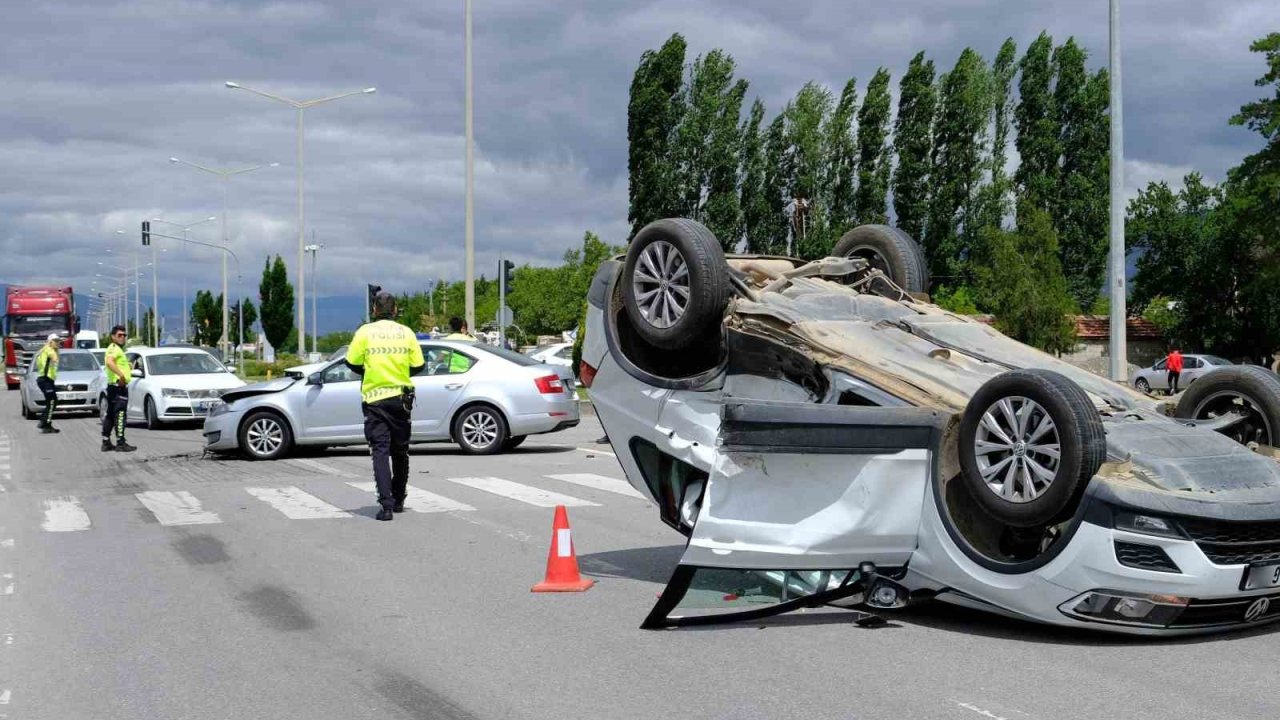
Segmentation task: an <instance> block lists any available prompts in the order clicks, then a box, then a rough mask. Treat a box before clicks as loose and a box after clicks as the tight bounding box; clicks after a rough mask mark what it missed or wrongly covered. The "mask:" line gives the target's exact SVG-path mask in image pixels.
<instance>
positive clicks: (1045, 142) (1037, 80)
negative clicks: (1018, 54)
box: [1014, 32, 1061, 223]
mask: <svg viewBox="0 0 1280 720" xmlns="http://www.w3.org/2000/svg"><path fill="white" fill-rule="evenodd" d="M1052 55H1053V39H1052V38H1051V37H1049V34H1048V33H1045V32H1042V33H1040V36H1039V37H1037V38H1036V39H1035V42H1033V43H1031V45H1030V46H1028V47H1027V52H1026V54H1025V55H1023V56H1022V61H1021V62H1020V63H1019V68H1020V69H1021V70H1022V76H1021V77H1020V78H1019V79H1018V108H1017V110H1016V112H1015V113H1014V116H1015V119H1016V121H1017V125H1018V139H1017V143H1016V145H1017V148H1018V155H1019V160H1020V162H1019V164H1018V171H1017V172H1016V173H1014V181H1015V182H1016V183H1017V190H1018V199H1019V203H1018V207H1019V212H1021V210H1022V208H1024V207H1034V208H1039V209H1041V210H1045V211H1047V212H1052V210H1053V197H1054V193H1055V191H1056V190H1057V184H1058V158H1059V156H1060V155H1061V151H1060V149H1059V144H1058V136H1059V130H1058V127H1059V121H1058V114H1057V106H1056V104H1055V102H1054V97H1053V91H1052V84H1053V64H1052ZM1018 222H1019V223H1021V222H1022V220H1021V218H1019V221H1018Z"/></svg>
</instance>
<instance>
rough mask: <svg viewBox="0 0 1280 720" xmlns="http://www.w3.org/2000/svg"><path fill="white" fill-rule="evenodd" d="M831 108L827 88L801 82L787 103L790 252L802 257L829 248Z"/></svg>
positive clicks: (822, 252)
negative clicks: (792, 248) (828, 175)
mask: <svg viewBox="0 0 1280 720" xmlns="http://www.w3.org/2000/svg"><path fill="white" fill-rule="evenodd" d="M831 110H832V98H831V91H829V90H827V89H826V88H825V87H822V86H821V85H818V84H817V83H814V82H809V83H805V86H804V87H802V88H800V92H798V93H796V97H795V99H794V100H792V101H791V103H790V104H788V105H787V109H786V112H785V115H786V117H787V120H786V126H787V146H788V153H789V155H790V158H791V162H790V164H789V166H788V169H789V170H790V182H789V183H788V189H789V190H790V192H789V196H790V197H789V199H790V201H791V236H792V244H793V246H794V252H795V253H796V255H797V256H798V257H801V258H804V259H806V260H812V259H814V258H819V257H823V256H824V255H826V254H827V252H828V251H829V250H830V249H831V245H832V244H834V239H833V238H831V237H830V230H829V228H830V205H829V198H830V189H829V186H828V185H827V184H826V179H827V173H826V171H827V168H828V164H829V163H828V153H827V148H828V145H827V143H826V142H825V136H826V135H827V134H828V133H829V128H828V127H827V124H828V122H829V118H830V115H831Z"/></svg>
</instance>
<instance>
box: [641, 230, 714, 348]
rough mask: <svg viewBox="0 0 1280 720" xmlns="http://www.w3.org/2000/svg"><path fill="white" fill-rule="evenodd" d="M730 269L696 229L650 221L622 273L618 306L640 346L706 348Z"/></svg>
mask: <svg viewBox="0 0 1280 720" xmlns="http://www.w3.org/2000/svg"><path fill="white" fill-rule="evenodd" d="M728 272H729V267H728V265H726V264H725V260H724V251H723V250H721V248H720V242H719V241H718V240H716V236H715V235H713V234H712V233H711V231H710V230H708V229H707V228H706V227H704V226H703V225H702V224H701V223H698V222H695V221H693V220H686V219H683V218H670V219H666V220H655V221H654V222H651V223H649V224H648V225H646V226H644V228H643V229H642V230H641V231H640V232H639V233H637V234H636V237H635V239H634V240H632V241H631V246H630V247H629V248H628V249H627V262H626V265H624V266H623V270H622V283H623V285H622V301H623V305H624V306H625V307H626V310H627V316H628V317H629V318H630V320H631V324H632V325H633V326H634V327H635V329H636V332H637V333H639V335H640V337H641V338H642V339H643V340H645V342H647V343H649V344H650V345H653V346H655V347H659V348H662V349H664V350H683V349H685V348H687V347H690V346H693V345H696V344H700V343H705V342H706V335H707V334H708V333H710V332H711V331H713V330H715V329H716V328H718V326H719V325H720V322H721V321H722V320H723V319H724V309H725V306H726V305H728V303H729V280H728Z"/></svg>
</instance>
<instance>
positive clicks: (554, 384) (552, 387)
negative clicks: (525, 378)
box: [533, 375, 564, 395]
mask: <svg viewBox="0 0 1280 720" xmlns="http://www.w3.org/2000/svg"><path fill="white" fill-rule="evenodd" d="M533 382H534V384H536V385H537V386H538V392H540V393H542V394H543V395H550V394H552V393H562V392H564V383H563V382H562V381H561V380H560V376H559V375H543V376H542V377H540V378H538V379H537V380H534V381H533Z"/></svg>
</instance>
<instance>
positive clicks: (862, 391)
mask: <svg viewBox="0 0 1280 720" xmlns="http://www.w3.org/2000/svg"><path fill="white" fill-rule="evenodd" d="M832 255H833V257H828V258H823V259H819V260H815V261H812V262H806V261H803V260H797V259H792V258H779V257H763V256H725V255H724V254H723V253H722V251H721V245H720V243H719V241H718V240H717V239H716V237H715V236H714V235H713V234H712V233H711V232H710V231H709V230H707V229H706V228H705V227H704V226H702V225H700V224H698V223H696V222H693V221H690V220H683V219H673V220H659V221H656V222H654V223H651V224H650V225H648V226H646V227H645V228H644V229H642V230H641V231H640V232H639V233H638V234H637V235H636V237H635V238H634V239H633V240H632V242H631V244H630V246H629V247H628V250H627V254H626V256H625V258H618V259H615V260H611V261H606V262H605V263H603V264H602V265H601V266H600V268H599V270H598V272H597V273H596V275H595V278H594V280H593V282H592V285H591V289H590V292H589V296H588V318H587V327H588V330H587V334H586V347H585V348H584V351H583V359H582V366H581V368H580V369H581V377H582V381H583V384H584V385H586V386H587V387H588V388H589V393H590V395H591V398H592V401H593V403H594V405H595V411H596V414H597V416H598V417H599V420H600V422H601V424H602V425H603V426H604V429H605V431H606V432H607V433H608V439H609V442H610V443H611V444H612V446H613V449H614V452H615V453H616V454H617V457H618V461H619V463H620V464H621V466H622V469H623V471H624V472H625V474H626V477H627V479H628V480H629V481H630V482H631V484H632V485H633V486H634V487H635V488H636V489H637V490H638V491H640V492H641V493H643V494H645V496H646V497H648V498H650V499H652V501H653V502H654V503H655V506H656V510H657V515H658V516H659V518H660V519H661V520H662V522H664V523H665V524H667V525H668V526H670V527H671V528H673V529H675V530H676V531H678V532H679V533H681V534H683V535H684V536H686V537H687V538H688V540H687V545H686V547H685V550H684V554H683V556H682V557H681V559H680V560H679V563H678V565H677V567H676V568H675V570H674V572H673V573H672V576H671V579H670V581H669V583H668V585H667V587H666V589H665V590H663V592H662V593H661V595H660V599H659V600H658V602H657V604H656V605H655V606H654V608H653V610H652V611H651V612H650V614H649V616H648V618H647V619H646V620H645V621H644V624H643V625H642V627H647V628H657V627H669V626H673V625H688V624H695V623H708V622H721V621H725V620H736V619H748V618H749V619H755V618H759V617H762V616H764V615H767V614H770V613H774V612H784V611H786V610H790V609H795V608H799V607H809V606H814V605H820V604H839V603H846V604H851V605H863V606H870V607H873V608H895V607H901V606H902V605H903V604H906V603H908V602H916V601H921V600H927V599H931V598H936V599H939V600H944V601H947V602H950V603H954V604H958V605H962V606H965V607H969V608H975V609H980V610H985V611H989V612H993V613H998V614H1001V615H1005V616H1011V617H1016V618H1024V619H1028V620H1032V621H1036V622H1042V623H1049V624H1054V625H1062V626H1068V627H1073V628H1081V629H1083V628H1094V629H1098V630H1109V631H1117V632H1127V633H1134V634H1190V633H1204V632H1211V631H1216V630H1222V629H1228V628H1240V627H1252V626H1257V625H1259V624H1262V623H1267V622H1272V621H1276V620H1280V462H1278V461H1277V458H1280V450H1277V445H1280V377H1277V376H1276V374H1275V373H1272V372H1270V371H1268V370H1265V369H1263V368H1258V367H1249V366H1234V367H1217V368H1216V369H1214V370H1213V371H1212V372H1208V373H1206V374H1205V375H1202V376H1201V377H1200V378H1199V379H1198V380H1196V381H1195V383H1194V384H1193V385H1191V386H1189V387H1188V389H1187V390H1186V391H1185V392H1183V393H1181V394H1180V395H1179V397H1178V399H1177V400H1176V401H1174V400H1163V401H1157V400H1156V399H1155V398H1152V397H1150V396H1148V395H1145V394H1142V393H1138V392H1136V391H1134V390H1133V389H1132V388H1130V387H1128V386H1126V385H1124V384H1120V383H1115V382H1112V381H1110V380H1107V379H1105V378H1103V377H1099V376H1097V375H1094V374H1092V373H1089V372H1087V371H1085V370H1082V369H1080V368H1077V367H1074V366H1072V365H1070V364H1068V363H1066V362H1063V361H1061V360H1059V359H1058V358H1055V357H1053V356H1051V355H1048V354H1046V353H1043V352H1041V351H1039V350H1036V349H1035V348H1032V347H1028V346H1026V345H1023V344H1021V343H1019V342H1016V341H1014V340H1012V339H1010V338H1008V337H1006V336H1004V335H1002V334H1000V333H999V332H998V331H996V330H995V329H994V328H991V327H989V326H986V325H984V324H982V323H980V322H977V321H976V320H974V319H972V318H969V317H965V316H962V315H958V314H955V313H952V312H949V311H947V310H944V309H942V308H940V307H938V306H936V305H933V304H930V303H929V302H927V300H926V299H925V296H924V295H923V294H922V293H923V292H924V291H925V290H926V289H927V287H928V277H927V274H926V271H927V266H926V264H925V262H924V256H923V253H922V252H921V249H920V247H919V246H918V245H917V244H916V242H915V241H914V240H913V239H912V238H910V237H909V236H908V235H906V234H905V233H903V232H902V231H900V230H897V229H895V228H891V227H888V226H884V225H870V226H861V227H858V228H855V229H853V230H851V231H850V232H849V233H847V234H846V235H845V236H844V237H842V238H841V239H840V241H839V242H838V243H837V244H836V245H835V248H834V250H833V252H832Z"/></svg>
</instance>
